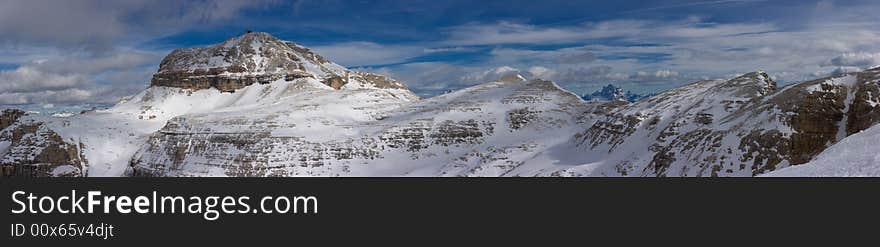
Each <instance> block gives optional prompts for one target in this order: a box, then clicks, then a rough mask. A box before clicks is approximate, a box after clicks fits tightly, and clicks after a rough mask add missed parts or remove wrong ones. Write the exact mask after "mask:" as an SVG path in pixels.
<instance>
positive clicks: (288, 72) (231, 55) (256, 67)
mask: <svg viewBox="0 0 880 247" xmlns="http://www.w3.org/2000/svg"><path fill="white" fill-rule="evenodd" d="M300 78H313V79H316V80H318V81H320V82H321V83H323V84H325V85H327V86H329V87H331V88H333V89H336V90H339V89H342V87H343V86H345V85H346V84H349V83H350V82H356V83H355V84H358V85H359V86H360V85H366V86H371V87H376V88H398V89H406V86H405V85H403V84H402V83H400V82H397V81H395V80H393V79H390V78H387V77H384V76H380V75H374V74H369V73H365V72H353V71H350V70H348V69H346V68H345V67H342V66H340V65H338V64H335V63H333V62H330V61H329V60H327V59H326V58H324V57H323V56H321V55H319V54H317V53H315V52H313V51H312V50H310V49H308V48H305V47H303V46H300V45H298V44H296V43H294V42H290V41H284V40H281V39H278V38H276V37H274V36H272V35H271V34H268V33H264V32H247V33H245V34H243V35H241V36H238V37H233V38H230V39H227V40H225V41H223V42H220V43H217V44H214V45H210V46H206V47H195V48H183V49H177V50H174V51H172V52H171V53H170V54H168V56H166V57H165V58H164V59H163V60H162V63H161V64H160V65H159V71H158V72H157V73H156V74H154V75H153V78H152V80H151V85H152V86H165V87H178V88H187V89H195V90H199V89H208V88H212V87H213V88H216V89H218V90H220V91H223V92H234V91H235V90H238V89H241V88H243V87H246V86H249V85H252V84H255V83H260V84H265V83H269V82H273V81H278V80H282V79H283V80H285V81H293V80H297V79H300Z"/></svg>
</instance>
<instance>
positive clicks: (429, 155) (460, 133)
mask: <svg viewBox="0 0 880 247" xmlns="http://www.w3.org/2000/svg"><path fill="white" fill-rule="evenodd" d="M878 84H880V69H872V70H866V71H863V72H854V73H847V74H842V75H837V76H833V77H826V78H821V79H817V80H812V81H806V82H801V83H796V84H792V85H789V86H786V87H782V88H780V87H778V86H777V85H776V82H775V81H774V80H773V79H772V78H771V77H770V75H768V74H767V73H764V72H761V71H757V72H752V73H746V74H743V75H740V76H737V77H735V78H731V79H724V80H705V81H699V82H694V83H691V84H688V85H685V86H682V87H679V88H675V89H671V90H668V91H665V92H662V93H659V94H656V95H651V96H647V97H643V96H639V95H635V94H632V93H628V92H624V91H623V90H621V89H620V88H617V87H615V86H613V85H609V86H606V87H604V88H603V89H602V90H599V91H597V92H596V93H593V94H590V95H587V96H584V97H583V98H584V99H587V100H584V99H582V97H579V96H577V95H575V94H573V93H571V92H569V91H567V90H565V89H562V88H560V87H559V86H558V85H556V84H555V83H554V82H551V81H546V80H540V79H528V78H525V77H523V76H522V75H518V74H511V75H508V76H505V77H503V78H499V79H497V80H494V81H491V82H485V83H483V84H479V85H477V86H473V87H469V88H465V89H461V90H457V91H453V92H449V93H446V94H443V95H440V96H436V97H432V98H427V99H421V98H420V97H418V96H417V95H415V94H413V93H412V92H411V91H410V90H409V89H408V88H407V86H406V85H405V84H404V83H402V82H399V81H396V80H394V79H392V78H389V77H385V76H382V75H377V74H372V73H367V72H359V71H352V70H349V69H346V68H345V67H342V66H340V65H338V64H335V63H333V62H331V61H329V60H327V59H326V58H324V57H323V56H321V55H319V54H316V53H314V52H313V51H311V50H310V49H308V48H306V47H303V46H300V45H298V44H296V43H293V42H289V41H283V40H279V39H277V38H275V37H273V36H272V35H269V34H267V33H260V32H253V33H246V34H244V35H242V36H239V37H234V38H231V39H228V40H225V41H223V42H221V43H218V44H215V45H211V46H207V47H199V48H184V49H178V50H175V51H173V52H171V54H169V55H168V56H167V57H166V58H165V59H163V61H162V62H161V64H160V65H159V70H158V71H157V72H156V74H155V75H154V76H153V78H152V80H151V86H150V87H149V88H147V89H146V90H144V91H143V92H141V93H139V94H137V95H134V96H131V97H128V98H126V99H124V100H122V101H121V102H119V103H118V104H116V105H115V106H113V107H110V108H108V109H97V110H92V111H83V112H80V113H75V114H66V115H64V116H60V115H58V116H51V115H46V114H32V113H27V112H24V111H20V110H4V111H2V112H0V166H2V173H3V175H4V176H24V177H34V176H36V177H41V176H756V175H762V174H768V175H774V174H783V175H784V174H791V173H785V171H788V170H789V169H796V168H799V167H800V166H801V165H802V164H805V163H808V162H811V161H813V159H814V158H817V157H818V158H817V159H819V160H829V159H831V160H834V159H839V157H838V156H834V155H831V154H824V153H823V151H825V150H826V149H827V148H829V147H831V146H832V145H834V146H835V147H836V146H838V145H835V143H840V144H839V145H864V141H863V139H864V138H866V136H872V135H869V134H870V133H873V132H868V133H867V134H861V133H860V134H857V135H856V133H859V132H861V131H862V130H866V129H868V128H871V127H872V126H875V125H876V124H877V123H878V122H880V107H878V105H880V104H878V102H880V85H878ZM873 129H876V127H875V128H873ZM850 135H854V136H853V138H856V137H858V138H860V139H853V140H852V141H850V140H849V138H850V137H848V136H850ZM839 149H840V148H832V149H828V150H838V151H839ZM859 150H861V151H859V152H865V153H868V152H870V150H867V149H859ZM866 150H867V151H866ZM829 152H830V151H829ZM865 155H871V154H865ZM866 159H869V158H865V159H860V160H866ZM874 159H875V160H876V159H877V158H876V157H875V158H874ZM823 162H825V161H823ZM833 163H834V162H825V163H824V164H832V166H833ZM874 164H876V162H875V163H874ZM812 166H815V165H811V166H810V167H812ZM823 166H828V165H823ZM777 171H778V173H777ZM810 171H825V170H823V169H812V168H811V169H810ZM794 174H803V173H794ZM820 174H821V173H820ZM830 174H834V175H837V174H842V173H830ZM845 174H847V175H853V174H856V175H858V173H857V172H853V173H845ZM869 174H874V173H869Z"/></svg>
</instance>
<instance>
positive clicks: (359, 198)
mask: <svg viewBox="0 0 880 247" xmlns="http://www.w3.org/2000/svg"><path fill="white" fill-rule="evenodd" d="M0 183H2V187H3V189H2V191H3V198H4V199H3V203H2V210H3V211H4V213H3V215H4V217H3V220H2V223H3V226H4V230H5V231H6V232H5V233H4V237H3V238H2V239H3V240H4V241H3V242H10V241H14V242H18V243H22V244H30V243H39V244H50V243H62V244H63V243H82V244H89V245H94V244H98V245H114V246H119V244H124V243H137V244H171V245H179V244H184V243H197V244H205V245H206V244H224V245H227V244H233V243H241V244H253V243H262V242H275V243H289V244H285V245H291V244H292V245H296V244H324V245H338V244H345V243H361V244H367V243H371V244H385V243H398V244H417V245H421V244H427V243H432V244H436V243H445V244H457V245H459V244H460V245H469V244H467V243H476V242H473V241H479V242H481V243H495V244H501V243H520V244H522V243H532V242H534V243H536V244H537V243H541V244H548V243H565V242H572V243H590V242H592V241H603V242H604V241H610V242H617V243H633V241H639V242H642V241H646V242H648V243H651V242H654V241H660V242H667V241H672V242H678V241H682V242H684V243H687V242H689V241H696V239H719V240H725V241H733V240H739V241H743V240H745V239H751V238H754V237H762V236H764V237H766V236H775V237H784V238H788V237H790V238H792V239H791V240H794V241H803V240H806V239H812V238H815V237H817V236H829V234H830V233H845V234H847V235H855V236H862V235H860V234H862V233H864V234H865V235H863V236H871V234H872V233H873V232H875V229H874V228H875V227H874V226H873V225H875V224H876V222H880V221H878V220H880V204H878V203H877V200H876V199H875V198H876V196H874V194H875V191H880V180H878V179H753V178H749V179H711V180H710V179H619V178H618V179H596V178H574V179H569V178H565V179H563V178H287V179H282V178H278V179H266V178H222V179H221V178H198V179H196V178H161V179H156V178H150V179H131V178H109V179H96V178H90V179H37V180H19V179H3V180H0ZM89 191H93V194H94V191H97V192H99V193H100V196H98V195H95V196H94V197H95V198H98V199H101V200H106V199H107V198H109V197H111V196H112V197H114V199H113V201H111V203H109V204H105V202H106V201H101V204H98V205H95V206H94V209H95V210H94V212H92V213H87V212H83V211H87V210H88V200H89V198H88V193H89ZM27 195H33V197H32V198H35V199H33V200H31V201H32V203H33V205H27V204H28V203H29V202H28V197H27ZM16 196H17V197H16ZM80 196H82V197H80ZM163 196H167V197H170V198H176V197H177V196H179V197H181V198H184V199H185V202H186V203H185V204H187V205H192V204H195V205H197V206H200V207H202V210H201V212H195V211H193V212H195V213H190V212H187V213H182V211H176V212H175V213H171V211H170V208H172V206H168V205H166V208H165V211H164V212H160V211H159V209H160V208H161V207H160V206H158V205H157V204H158V203H157V204H154V202H157V201H160V200H159V199H158V198H162V197H163ZM267 196H269V197H271V199H267V200H265V201H264V202H265V203H261V202H260V200H262V198H264V197H267ZM42 197H48V198H49V199H41V198H42ZM62 197H63V198H73V201H74V202H71V201H70V200H62V201H61V202H58V199H59V198H62ZM121 197H129V199H131V200H130V201H129V200H128V199H126V200H123V199H120V198H121ZM137 197H143V198H142V199H137ZM193 197H195V198H197V199H195V200H192V198H193ZM225 197H230V198H232V199H231V200H226V201H225V202H227V204H228V205H227V206H230V209H234V210H230V211H232V213H224V212H222V206H223V203H224V199H223V198H225ZM243 197H247V198H248V200H243V199H242V198H243ZM280 197H285V198H286V199H284V200H277V199H276V198H280ZM309 197H311V198H312V199H310V200H306V199H305V198H309ZM76 198H84V199H82V200H83V201H82V203H81V204H80V205H82V207H83V208H82V209H81V210H80V209H74V210H79V211H75V212H73V213H70V209H69V208H70V207H75V206H72V205H74V204H75V201H76ZM209 198H216V200H211V199H209ZM40 200H43V201H42V202H40ZM139 200H140V201H139ZM239 200H242V201H243V203H242V201H239ZM50 201H51V202H50ZM206 201H212V202H206ZM285 201H287V202H285ZM166 202H167V201H166ZM178 202H179V201H178ZM40 203H42V205H40ZM50 204H52V205H51V207H52V211H53V213H48V214H45V213H41V212H40V210H49V208H50ZM119 204H123V207H122V208H123V210H122V211H126V210H125V209H128V211H127V212H128V213H123V212H122V211H120V210H119V208H117V206H119ZM135 204H138V205H140V206H142V207H141V208H140V209H141V210H142V212H145V213H141V212H138V211H137V210H136V209H134V207H135V206H134V205H135ZM243 204H247V206H244V205H243ZM261 204H262V205H261ZM294 204H296V205H299V206H300V207H299V208H298V210H299V211H298V212H296V213H293V212H292V208H296V206H295V205H294ZM25 205H27V206H25ZM126 205H127V207H126ZM206 205H214V206H213V209H211V210H221V212H218V214H216V215H215V214H210V217H206V215H205V213H204V212H205V211H206V210H204V209H205V207H206ZM303 205H306V206H303ZM175 206H178V207H176V208H177V209H181V207H179V206H180V204H177V205H175ZM25 207H27V209H25ZM41 207H42V208H41ZM105 207H106V208H107V209H108V210H109V213H105V212H104V209H105ZM263 208H267V209H268V210H269V211H272V212H270V213H267V212H263V211H260V210H263ZM285 208H286V209H288V210H286V212H285V213H279V212H278V211H284V210H283V209H285ZM29 210H36V211H37V213H31V212H30V211H29ZM58 210H64V211H68V213H66V214H63V213H58ZM16 211H23V212H21V213H14V212H16ZM213 216H216V218H214V219H208V218H213ZM110 226H112V230H111V229H110ZM859 226H864V227H859ZM89 227H91V230H92V231H91V234H84V235H87V236H82V235H81V233H82V232H86V231H88V230H89ZM62 229H63V230H62ZM99 229H100V231H102V232H101V233H102V234H101V235H98V234H97V231H99ZM62 231H63V232H64V233H63V234H62ZM110 231H112V233H111V232H110ZM787 234H795V235H796V236H795V235H787ZM111 235H112V236H111ZM784 238H783V239H784ZM698 242H699V241H696V243H698ZM3 246H9V245H3Z"/></svg>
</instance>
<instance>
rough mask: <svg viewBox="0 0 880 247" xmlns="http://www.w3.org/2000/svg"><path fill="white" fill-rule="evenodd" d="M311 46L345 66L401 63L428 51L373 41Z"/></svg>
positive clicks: (416, 47)
mask: <svg viewBox="0 0 880 247" xmlns="http://www.w3.org/2000/svg"><path fill="white" fill-rule="evenodd" d="M311 48H312V49H314V50H315V51H317V52H318V53H319V54H321V55H323V56H325V57H327V58H328V59H330V60H331V61H333V62H336V63H339V64H341V65H344V66H368V65H379V64H393V63H401V62H404V61H406V60H407V59H410V58H414V57H418V56H420V55H423V54H425V53H426V52H425V49H424V48H422V47H418V46H394V45H380V44H377V43H373V42H346V43H339V44H333V45H325V46H314V47H311Z"/></svg>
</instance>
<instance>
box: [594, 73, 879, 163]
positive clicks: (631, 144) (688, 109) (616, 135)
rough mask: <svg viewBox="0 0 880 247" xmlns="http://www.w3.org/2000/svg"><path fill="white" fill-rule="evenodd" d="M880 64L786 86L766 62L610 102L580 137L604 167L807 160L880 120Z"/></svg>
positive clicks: (799, 161)
mask: <svg viewBox="0 0 880 247" xmlns="http://www.w3.org/2000/svg"><path fill="white" fill-rule="evenodd" d="M878 72H880V70H877V69H875V70H869V71H865V72H861V73H851V74H846V75H841V76H835V77H829V78H824V79H819V80H814V81H808V82H803V83H799V84H796V85H792V86H789V87H786V88H783V89H778V88H777V87H776V84H775V82H773V81H772V80H771V79H770V77H769V76H768V75H767V74H765V73H763V72H755V73H749V74H745V75H743V76H740V77H738V78H735V79H732V80H726V81H725V80H715V81H702V82H697V83H694V84H691V85H688V86H685V87H682V88H678V89H675V90H670V91H667V92H664V93H661V94H659V95H657V96H654V97H651V98H648V99H646V100H643V101H641V102H639V103H636V104H630V105H626V106H623V107H621V108H619V109H615V110H612V111H611V112H610V113H608V114H606V116H605V117H600V118H599V120H598V121H597V122H596V123H595V124H593V125H592V126H590V127H589V128H587V130H586V131H585V132H583V133H581V146H582V147H583V148H585V149H587V150H588V153H592V154H603V153H604V155H606V156H607V159H606V161H605V162H606V163H607V164H608V166H607V167H606V168H605V169H604V170H602V171H599V172H600V173H601V174H602V175H607V176H615V175H625V176H753V175H757V174H761V173H765V172H768V171H772V170H776V169H779V168H781V167H785V166H790V165H797V164H802V163H805V162H807V161H809V160H810V159H812V158H813V157H815V156H816V155H817V154H818V153H820V152H821V151H822V150H824V149H825V148H827V147H828V146H829V145H831V144H833V143H835V142H837V141H839V140H841V139H843V138H844V137H846V136H848V135H850V134H852V133H856V132H858V131H861V130H863V129H865V128H866V127H868V126H872V125H874V124H877V123H878V122H880V121H878V118H877V114H878V113H880V110H878V109H877V107H876V106H877V103H876V102H878V101H877V100H878V99H877V97H876V93H873V92H876V90H877V89H878ZM647 140H653V142H649V141H647ZM640 143H646V144H640ZM647 143H650V144H647ZM620 153H623V154H620Z"/></svg>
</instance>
